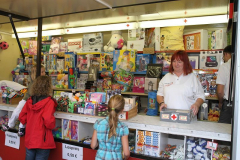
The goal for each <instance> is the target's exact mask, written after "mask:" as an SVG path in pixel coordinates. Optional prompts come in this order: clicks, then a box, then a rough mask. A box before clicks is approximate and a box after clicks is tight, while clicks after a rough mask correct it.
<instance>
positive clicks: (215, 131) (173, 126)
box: [55, 112, 231, 142]
mask: <svg viewBox="0 0 240 160" xmlns="http://www.w3.org/2000/svg"><path fill="white" fill-rule="evenodd" d="M55 117H56V118H60V119H69V120H77V121H81V122H85V123H95V121H96V120H98V119H100V118H103V117H96V116H87V115H82V114H73V113H64V112H55ZM159 119H160V118H159V117H156V116H146V115H137V116H135V117H133V118H131V119H130V120H126V121H124V123H125V124H126V125H127V126H128V128H131V129H140V130H142V129H144V130H148V131H154V132H161V133H166V134H175V135H183V136H191V137H200V138H206V139H214V140H221V141H229V142H230V141H231V124H223V123H212V122H202V121H195V122H191V124H182V123H171V122H161V121H160V120H159Z"/></svg>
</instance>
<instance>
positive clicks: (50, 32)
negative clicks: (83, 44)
mask: <svg viewBox="0 0 240 160" xmlns="http://www.w3.org/2000/svg"><path fill="white" fill-rule="evenodd" d="M62 34H64V30H63V29H55V30H47V31H42V36H55V35H62ZM37 35H38V33H37V32H26V33H18V38H30V37H37ZM12 38H16V37H15V34H12Z"/></svg>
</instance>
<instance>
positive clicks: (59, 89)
mask: <svg viewBox="0 0 240 160" xmlns="http://www.w3.org/2000/svg"><path fill="white" fill-rule="evenodd" d="M53 90H54V91H71V92H72V90H75V91H78V92H79V91H80V92H83V91H84V90H83V89H61V88H53Z"/></svg>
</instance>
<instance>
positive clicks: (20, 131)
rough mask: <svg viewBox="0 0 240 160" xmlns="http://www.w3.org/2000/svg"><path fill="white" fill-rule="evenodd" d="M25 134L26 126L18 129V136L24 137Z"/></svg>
mask: <svg viewBox="0 0 240 160" xmlns="http://www.w3.org/2000/svg"><path fill="white" fill-rule="evenodd" d="M24 135H25V128H19V130H18V136H19V137H22V136H24Z"/></svg>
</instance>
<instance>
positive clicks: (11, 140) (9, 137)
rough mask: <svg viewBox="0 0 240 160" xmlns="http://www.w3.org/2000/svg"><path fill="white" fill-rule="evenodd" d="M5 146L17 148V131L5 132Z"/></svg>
mask: <svg viewBox="0 0 240 160" xmlns="http://www.w3.org/2000/svg"><path fill="white" fill-rule="evenodd" d="M5 146H8V147H12V148H16V149H19V146H20V137H19V136H18V135H17V133H12V132H5Z"/></svg>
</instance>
